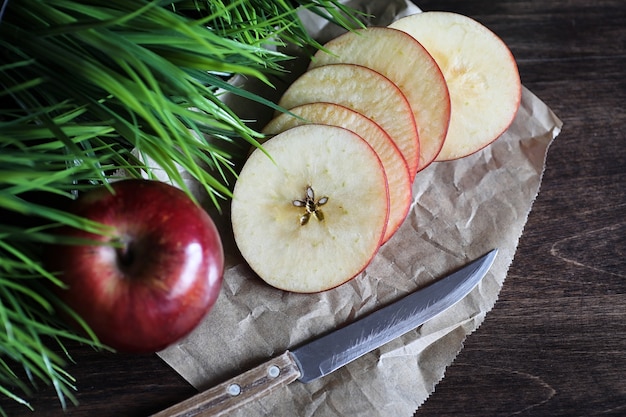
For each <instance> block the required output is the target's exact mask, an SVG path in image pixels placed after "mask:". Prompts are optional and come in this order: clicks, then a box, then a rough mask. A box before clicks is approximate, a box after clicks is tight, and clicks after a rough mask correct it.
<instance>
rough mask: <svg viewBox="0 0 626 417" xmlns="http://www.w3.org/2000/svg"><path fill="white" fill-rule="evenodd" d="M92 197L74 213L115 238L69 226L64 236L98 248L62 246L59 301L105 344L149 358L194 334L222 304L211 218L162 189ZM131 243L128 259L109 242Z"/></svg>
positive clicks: (133, 188)
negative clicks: (217, 304) (103, 227)
mask: <svg viewBox="0 0 626 417" xmlns="http://www.w3.org/2000/svg"><path fill="white" fill-rule="evenodd" d="M111 187H112V188H113V191H114V194H113V193H111V192H110V191H109V190H108V189H106V188H104V187H102V188H100V189H95V190H92V191H90V192H87V193H86V194H84V195H83V196H81V197H80V198H79V199H78V200H76V201H75V202H74V203H73V204H72V205H71V207H70V212H72V213H74V214H76V215H79V216H83V217H85V218H88V219H90V220H93V221H96V222H100V223H102V224H105V225H108V226H110V227H111V230H112V234H111V235H110V236H102V235H98V234H92V233H89V232H86V231H83V230H79V229H74V228H69V227H65V228H63V229H62V230H61V231H59V234H61V235H63V236H66V237H74V238H79V239H91V240H93V241H95V243H97V244H96V245H83V244H79V245H57V246H54V247H53V248H52V249H51V250H50V251H49V253H48V269H49V270H52V271H59V272H60V275H59V277H60V279H61V280H62V281H63V282H64V283H65V284H66V285H67V289H64V290H58V291H57V293H58V294H59V296H60V298H61V299H62V300H63V301H64V302H65V303H66V304H67V305H68V306H69V307H70V308H72V309H73V310H74V311H75V312H76V313H78V315H79V316H80V317H81V318H82V319H83V320H85V322H86V323H87V324H88V325H89V327H90V328H91V330H93V331H94V333H95V334H96V336H97V337H98V338H99V339H100V341H101V342H102V343H103V344H105V345H107V346H109V347H111V348H113V349H115V350H117V351H121V352H131V353H149V352H156V351H159V350H162V349H164V348H165V347H167V346H169V345H171V344H172V343H174V342H176V341H177V340H179V339H181V338H182V337H184V336H185V335H187V334H188V333H189V332H191V331H192V330H193V329H194V328H195V327H196V326H197V325H198V323H199V322H200V321H201V320H202V319H203V317H204V316H205V315H206V314H207V313H208V312H209V311H210V310H211V308H212V306H213V305H214V303H215V301H216V300H217V298H218V295H219V292H220V289H221V284H222V278H223V271H224V252H223V247H222V242H221V239H220V235H219V232H218V230H217V228H216V226H215V224H214V222H213V220H212V219H211V217H210V216H209V215H208V214H207V212H206V211H205V210H204V209H202V208H201V207H200V206H198V205H196V204H195V203H194V202H193V201H192V200H191V199H190V198H189V197H188V196H187V195H186V194H185V193H184V192H183V191H181V190H179V189H178V188H175V187H173V186H171V185H168V184H165V183H163V182H158V181H151V180H141V179H129V180H123V181H119V182H115V183H113V184H111ZM121 239H124V240H127V241H128V242H129V255H128V258H127V259H126V260H124V257H123V256H122V255H121V254H120V252H119V251H116V250H115V249H114V248H113V247H112V246H111V245H110V243H112V242H113V241H119V240H121Z"/></svg>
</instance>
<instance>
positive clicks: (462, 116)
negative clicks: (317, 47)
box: [231, 12, 521, 293]
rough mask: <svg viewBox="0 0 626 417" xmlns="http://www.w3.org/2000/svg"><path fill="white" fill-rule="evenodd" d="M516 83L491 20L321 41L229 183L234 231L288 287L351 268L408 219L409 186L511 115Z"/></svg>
mask: <svg viewBox="0 0 626 417" xmlns="http://www.w3.org/2000/svg"><path fill="white" fill-rule="evenodd" d="M520 100H521V82H520V77H519V72H518V69H517V65H516V63H515V60H514V59H513V56H512V54H511V52H510V50H509V49H508V48H507V46H506V45H505V44H504V42H502V40H501V39H499V38H498V37H497V36H496V35H495V34H494V33H493V32H491V31H489V30H488V29H487V28H485V27H484V26H483V25H481V24H479V23H478V22H476V21H474V20H472V19H470V18H468V17H465V16H462V15H459V14H455V13H448V12H425V13H419V14H415V15H411V16H407V17H405V18H402V19H400V20H398V21H396V22H395V23H393V24H392V25H391V26H389V27H370V28H366V29H362V30H359V31H355V32H348V33H346V34H344V35H341V36H339V37H337V38H335V39H334V40H331V41H330V42H328V43H327V44H326V45H324V50H323V51H319V52H318V53H317V54H315V56H314V57H313V59H312V61H311V64H310V66H309V68H308V70H307V71H306V72H305V73H304V74H302V75H301V76H300V77H299V78H298V79H296V81H294V83H293V84H292V85H291V86H290V87H289V88H288V89H287V90H286V91H285V93H284V94H283V96H282V97H281V99H280V101H279V102H278V105H279V106H281V107H283V108H285V109H288V110H289V112H287V113H277V114H276V117H275V118H274V119H273V120H272V121H270V123H269V124H268V125H267V126H266V127H265V129H264V130H263V132H264V133H265V134H266V135H267V136H268V137H269V139H268V140H267V141H266V142H265V143H264V144H263V149H256V150H255V151H254V152H252V154H251V155H250V157H249V159H248V160H247V161H246V163H245V165H244V167H243V169H242V171H241V173H240V175H239V178H238V180H237V183H236V184H235V189H234V192H233V201H232V211H231V218H232V225H233V232H234V237H235V241H236V243H237V246H238V247H239V249H240V251H241V254H242V256H243V257H244V258H245V259H246V261H247V262H248V264H249V265H250V267H251V268H252V269H253V270H254V271H255V272H256V273H257V274H258V275H259V276H260V277H261V278H262V279H263V280H265V281H266V282H267V283H268V284H270V285H272V286H274V287H277V288H280V289H283V290H287V291H294V292H305V293H309V292H319V291H324V290H327V289H330V288H334V287H336V286H338V285H340V284H342V283H344V282H346V281H348V280H350V279H351V278H353V277H354V276H356V275H357V274H358V273H360V272H361V271H362V270H363V269H364V268H365V267H366V266H367V265H368V264H369V262H370V261H371V259H372V258H373V257H374V256H375V254H376V253H377V251H378V248H379V247H380V245H381V244H384V243H386V242H387V241H389V239H391V237H392V236H393V235H394V233H395V232H396V231H397V230H398V228H399V227H400V226H401V224H402V223H403V222H404V220H405V218H406V216H407V213H408V211H409V208H410V205H411V202H412V191H411V185H412V183H413V181H415V180H416V178H417V176H418V173H419V172H420V171H421V170H423V169H425V168H426V167H427V166H429V165H430V164H431V163H433V162H435V161H447V160H453V159H458V158H462V157H465V156H467V155H470V154H472V153H475V152H477V151H478V150H480V149H482V148H484V147H485V146H487V145H488V144H490V143H491V142H493V141H494V140H495V139H497V138H498V137H499V136H500V135H501V134H502V133H503V132H504V131H505V130H506V129H507V128H508V127H509V126H510V124H511V123H512V121H513V119H514V117H515V115H516V113H517V109H518V108H519V104H520Z"/></svg>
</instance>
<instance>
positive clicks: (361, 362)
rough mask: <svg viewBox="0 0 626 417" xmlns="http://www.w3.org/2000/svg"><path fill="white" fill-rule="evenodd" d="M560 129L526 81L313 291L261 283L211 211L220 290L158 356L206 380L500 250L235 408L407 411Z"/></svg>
mask: <svg viewBox="0 0 626 417" xmlns="http://www.w3.org/2000/svg"><path fill="white" fill-rule="evenodd" d="M372 3H376V2H372ZM384 3H385V4H387V2H384ZM368 4H371V3H368ZM402 4H403V5H404V7H399V6H398V5H397V4H395V5H394V8H393V11H394V16H396V17H398V16H401V15H403V14H410V13H414V12H418V11H419V9H416V8H414V6H410V5H406V4H404V3H402ZM370 23H371V24H377V22H376V21H373V22H370ZM384 23H389V22H384ZM322 32H323V31H320V33H322ZM244 113H245V112H244ZM257 116H258V114H257ZM260 118H262V116H259V117H258V118H257V120H259V119H260ZM560 129H561V122H560V121H559V119H558V118H557V117H556V116H555V115H554V114H553V113H552V111H551V110H550V109H549V108H548V107H547V106H546V105H545V104H543V103H542V102H541V101H540V100H539V99H538V98H537V97H536V96H534V95H533V94H532V93H531V92H530V91H528V90H527V89H525V88H524V89H523V95H522V104H521V107H520V110H519V112H518V115H517V117H516V119H515V121H514V123H513V124H512V126H511V127H510V128H509V129H508V131H507V132H505V133H504V134H503V135H502V136H501V137H500V138H499V139H498V140H497V141H496V142H494V143H493V144H491V145H489V146H488V147H487V148H485V149H484V150H482V151H480V152H478V153H476V154H474V155H471V156H469V157H466V158H463V159H461V160H457V161H452V162H437V163H434V164H432V165H430V166H429V167H428V168H426V169H425V170H423V171H422V172H420V173H419V174H418V175H417V177H416V179H415V182H414V185H413V195H414V198H413V206H412V209H411V211H410V213H409V215H408V217H407V219H406V221H405V222H404V224H403V225H402V227H401V228H400V229H399V230H398V232H397V233H396V234H395V235H394V237H393V238H392V239H391V240H390V241H388V242H387V243H386V244H385V245H384V246H383V247H381V249H380V251H379V253H378V254H377V256H376V257H375V258H374V259H373V261H372V263H371V264H370V266H369V267H368V268H367V269H366V270H365V271H364V272H363V273H362V274H361V275H359V276H358V277H356V278H355V279H353V280H352V281H350V282H348V283H346V284H344V285H342V286H340V287H338V288H336V289H333V290H330V291H326V292H323V293H320V294H308V295H303V294H293V293H287V292H284V291H280V290H277V289H274V288H272V287H269V286H268V285H266V284H264V283H263V282H262V281H261V280H260V279H259V278H258V277H257V276H255V274H254V273H253V272H252V271H251V270H250V269H249V267H248V266H247V265H246V264H245V262H243V261H242V259H241V258H240V257H239V256H238V254H237V251H236V248H235V246H234V243H233V242H232V240H231V238H230V234H229V233H228V231H227V228H228V226H227V224H228V219H227V218H223V219H218V221H222V222H223V224H222V227H226V231H225V232H224V233H223V239H224V244H225V247H226V250H227V253H228V264H227V268H226V271H225V275H224V284H223V288H222V292H221V294H220V297H219V299H218V301H217V303H216V305H215V306H214V308H213V310H212V311H211V312H210V313H209V314H208V315H207V317H206V318H205V320H204V321H203V322H202V323H201V324H200V326H198V328H197V329H196V330H195V331H194V332H193V333H192V334H191V335H189V336H188V337H187V338H186V339H184V340H183V341H181V342H179V343H178V344H176V345H173V346H171V347H169V348H168V349H166V350H164V351H162V352H160V353H159V356H160V357H161V358H162V359H163V360H164V361H166V362H167V363H168V364H169V365H170V366H171V367H172V368H174V369H175V370H176V371H177V372H179V373H180V374H181V375H182V376H183V377H184V378H185V379H186V380H188V381H189V382H190V383H191V384H192V385H193V386H195V387H196V388H198V389H199V390H202V389H206V388H209V387H211V386H213V385H215V384H217V383H219V382H223V381H224V380H225V379H227V378H229V377H232V376H235V375H237V374H238V373H240V372H243V371H245V370H247V369H249V368H250V367H252V366H255V365H258V364H260V363H261V362H263V361H265V360H267V359H269V358H270V357H273V356H276V355H278V354H280V353H282V352H283V351H284V350H286V349H288V348H290V347H294V346H297V345H298V344H300V343H302V342H304V341H307V340H310V339H312V338H315V337H316V336H317V335H320V334H322V333H325V332H327V331H329V330H331V329H333V328H336V327H338V326H341V325H343V324H345V323H347V322H351V321H353V320H355V319H356V318H358V317H360V316H362V315H364V314H366V313H368V312H371V311H372V310H374V309H377V308H379V307H380V306H382V305H385V304H388V303H390V302H392V301H394V300H396V299H399V298H401V297H402V296H403V295H406V294H407V293H409V292H412V291H415V290H416V289H418V288H420V287H422V286H424V285H426V284H428V283H430V282H432V281H433V280H436V279H438V278H441V277H443V276H445V275H446V274H447V273H448V272H451V271H453V270H455V269H457V268H459V267H460V266H462V265H464V264H465V263H467V262H469V261H470V260H473V259H475V258H477V257H479V256H480V255H483V254H485V253H486V252H488V251H489V250H490V249H492V248H499V253H498V256H497V258H496V260H495V263H494V265H493V267H492V269H491V271H490V272H489V273H488V275H487V276H486V277H485V278H484V279H483V280H482V282H481V283H480V284H479V285H478V287H477V288H475V290H474V291H473V292H472V293H471V294H470V295H469V296H468V297H466V298H465V299H463V300H462V301H461V302H459V303H458V304H457V305H455V306H454V307H452V308H451V309H449V310H447V311H446V312H444V313H443V314H441V315H439V316H438V317H436V318H434V319H432V320H430V321H429V322H427V323H425V324H424V325H423V326H421V327H420V328H418V329H416V330H415V331H412V332H410V333H409V334H407V335H405V336H404V337H401V338H399V339H397V340H394V341H393V342H390V343H388V344H387V345H385V346H383V347H381V348H380V349H377V350H375V351H373V352H371V353H369V354H367V355H365V356H364V357H362V358H360V359H358V360H356V361H354V362H352V363H351V364H349V365H347V366H346V367H344V368H342V369H340V370H338V371H336V372H334V373H333V374H331V375H328V376H326V377H324V378H321V379H319V380H317V381H314V382H312V383H310V384H303V383H300V382H295V383H292V384H290V385H289V386H288V387H286V388H284V389H280V390H277V391H276V392H274V393H273V394H271V395H269V396H267V397H265V398H264V399H263V400H262V401H258V402H255V403H252V404H249V405H247V406H245V407H243V408H242V409H241V410H239V411H238V412H236V413H235V414H234V415H236V416H241V417H244V416H245V417H253V416H266V415H272V416H312V415H315V416H329V417H330V416H342V417H343V416H346V417H347V416H355V415H358V416H372V417H374V416H407V417H408V416H412V415H413V413H414V412H415V410H416V409H417V408H418V407H419V406H420V405H421V404H422V403H423V402H424V401H425V400H426V398H427V397H428V396H429V395H430V393H432V392H433V390H434V387H435V385H436V384H437V382H439V381H440V380H441V379H442V378H443V375H444V372H445V369H446V367H447V366H449V365H450V364H451V363H452V361H453V360H454V358H455V357H456V355H457V354H458V352H459V351H460V350H461V348H462V346H463V341H464V340H465V338H466V336H467V335H468V334H470V333H471V332H473V331H474V330H476V329H477V328H478V326H479V325H480V324H481V323H482V321H483V320H484V318H485V315H486V314H487V313H488V312H489V311H490V310H491V309H492V307H493V305H494V304H495V302H496V300H497V297H498V293H499V291H500V289H501V287H502V285H503V282H504V280H505V277H506V274H507V269H508V267H509V265H510V264H511V262H512V260H513V256H514V254H515V250H516V248H517V243H518V240H519V238H520V236H521V234H522V232H523V228H524V224H525V223H526V220H527V217H528V214H529V212H530V210H531V207H532V203H533V201H534V199H535V197H536V195H537V193H538V191H539V186H540V183H541V177H542V174H543V169H544V163H545V156H546V153H547V150H548V147H549V145H550V143H551V142H552V140H553V139H554V138H555V137H556V136H557V135H558V134H559V132H560ZM277 256H280V254H277Z"/></svg>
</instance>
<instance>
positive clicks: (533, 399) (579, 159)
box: [0, 0, 626, 417]
mask: <svg viewBox="0 0 626 417" xmlns="http://www.w3.org/2000/svg"><path fill="white" fill-rule="evenodd" d="M416 3H417V5H418V6H420V7H421V8H422V9H424V10H449V11H455V12H459V13H463V14H466V15H468V16H471V17H473V18H475V19H477V20H478V21H480V22H482V23H484V24H485V25H487V26H488V27H489V28H491V29H492V30H493V31H494V32H496V33H497V34H498V35H500V36H501V37H502V38H503V39H504V40H505V42H507V44H508V45H509V46H510V48H511V50H512V51H513V53H514V55H515V57H516V59H517V62H518V65H519V68H520V73H521V77H522V81H523V83H524V84H525V85H526V86H527V87H528V88H529V89H530V90H531V91H533V93H535V94H536V95H537V96H539V97H540V98H541V99H542V100H543V101H544V102H546V103H547V104H548V105H549V106H550V107H551V108H552V109H553V110H554V111H555V113H556V114H557V115H558V116H559V117H560V118H561V119H562V120H563V122H564V127H563V131H562V133H561V134H560V136H559V137H558V138H557V139H556V140H555V142H554V144H553V145H552V147H551V148H550V151H549V153H548V160H547V168H546V172H545V176H544V180H543V184H542V187H541V192H540V194H539V197H538V199H537V201H536V202H535V204H534V207H533V211H532V212H531V214H530V217H529V219H528V224H527V226H526V229H525V231H524V235H523V236H522V238H521V240H520V242H519V248H518V251H517V253H516V255H515V259H514V261H513V264H512V265H511V268H510V270H509V274H508V277H507V279H506V282H505V285H504V287H503V289H502V292H501V294H500V299H499V301H498V303H497V304H496V306H495V308H494V309H493V311H492V312H491V313H490V314H488V315H487V318H486V320H485V322H484V323H483V325H482V326H481V328H480V329H479V330H478V331H477V332H475V333H474V334H473V335H471V336H470V337H469V338H468V339H467V341H466V343H465V348H464V349H463V351H462V352H461V354H460V355H459V356H458V357H457V359H456V361H455V362H454V364H453V365H452V366H450V367H449V368H448V370H447V372H446V377H445V378H444V379H443V381H442V382H441V383H440V384H439V385H438V386H437V388H436V390H435V393H434V394H433V395H432V396H431V397H430V398H429V399H428V401H427V402H426V403H425V404H424V405H423V406H422V407H421V408H420V409H419V410H418V412H417V413H416V416H417V417H428V416H438V417H439V416H447V415H459V416H468V417H471V416H481V417H489V416H498V417H499V416H511V415H515V416H594V415H602V416H624V415H626V379H625V378H624V377H625V376H626V3H625V2H624V1H623V0H600V1H595V2H589V1H583V0H555V1H551V0H548V1H546V2H537V1H533V2H531V1H519V0H508V1H498V0H496V1H491V0H489V1H487V0H473V1H467V0H425V1H416ZM70 353H71V354H72V355H73V357H74V359H75V361H76V364H75V365H72V366H70V367H69V370H70V371H71V373H72V374H73V375H74V376H75V377H76V378H77V386H78V399H79V400H80V403H81V404H80V406H78V407H73V406H70V408H69V409H68V411H67V412H66V413H63V411H62V410H61V408H60V406H59V404H58V402H57V400H56V397H55V395H54V392H53V390H52V389H51V388H46V387H42V389H41V390H40V391H39V392H38V393H37V394H36V395H35V397H34V398H33V399H32V404H33V406H34V407H35V408H36V410H37V411H36V412H35V413H34V414H33V413H31V412H30V411H28V410H27V409H26V408H24V407H22V406H20V405H18V404H15V403H13V402H12V401H9V400H6V399H4V398H2V399H0V406H2V407H3V408H4V409H5V411H6V412H7V414H8V415H10V416H27V415H35V416H38V415H42V416H43V415H46V416H128V417H133V416H137V417H139V416H147V415H150V414H152V413H155V412H157V411H159V410H161V409H163V408H166V407H168V406H171V405H173V404H175V403H177V402H179V401H182V400H184V399H186V398H188V397H190V396H192V395H193V394H195V390H194V389H193V388H191V387H190V386H189V385H188V384H187V383H186V382H185V381H184V380H183V379H182V378H181V377H180V376H179V375H177V374H176V373H175V372H174V371H173V370H172V369H170V368H169V367H168V366H167V365H166V364H165V363H163V362H162V361H161V360H160V359H159V358H158V357H156V356H153V355H149V356H130V355H113V354H103V353H98V352H94V351H92V350H90V349H87V348H84V347H80V346H74V347H72V348H71V351H70Z"/></svg>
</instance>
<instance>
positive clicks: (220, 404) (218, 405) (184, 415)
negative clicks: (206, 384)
mask: <svg viewBox="0 0 626 417" xmlns="http://www.w3.org/2000/svg"><path fill="white" fill-rule="evenodd" d="M299 377H300V370H299V369H298V366H297V365H296V363H295V361H294V359H293V357H292V356H291V353H290V352H289V351H286V352H285V353H283V354H282V355H280V356H277V357H275V358H273V359H271V360H269V361H267V362H265V363H263V364H262V365H259V366H257V367H256V368H252V369H250V370H249V371H246V372H245V373H243V374H241V375H238V376H236V377H234V378H232V379H230V380H228V381H226V382H224V383H222V384H220V385H217V386H215V387H213V388H211V389H209V390H207V391H203V392H201V393H199V394H197V395H195V396H193V397H191V398H189V399H187V400H185V401H183V402H181V403H178V404H176V405H173V406H172V407H170V408H168V409H165V410H163V411H161V412H159V413H157V414H154V415H153V416H152V417H192V416H226V415H228V413H229V412H232V411H233V410H235V409H236V408H239V407H241V406H242V405H244V404H245V403H247V402H249V401H252V400H255V399H258V398H261V397H263V396H265V395H267V394H269V393H270V392H271V391H273V390H274V389H275V388H279V387H281V386H283V385H287V384H289V383H291V382H293V381H295V380H296V379H298V378H299Z"/></svg>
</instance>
